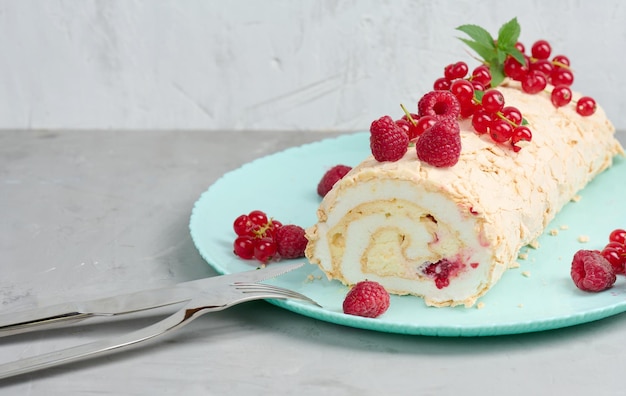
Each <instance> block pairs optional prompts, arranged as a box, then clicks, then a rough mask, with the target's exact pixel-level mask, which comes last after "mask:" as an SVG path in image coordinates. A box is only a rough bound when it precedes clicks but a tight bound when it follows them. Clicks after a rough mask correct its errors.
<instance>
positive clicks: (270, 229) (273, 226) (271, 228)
mask: <svg viewBox="0 0 626 396" xmlns="http://www.w3.org/2000/svg"><path fill="white" fill-rule="evenodd" d="M282 226H283V223H281V222H280V221H278V220H274V219H270V221H269V222H268V224H267V229H266V230H265V233H264V234H263V236H265V237H268V238H273V237H274V235H275V234H276V231H277V230H278V229H279V228H280V227H282Z"/></svg>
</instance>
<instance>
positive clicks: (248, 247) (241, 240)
mask: <svg viewBox="0 0 626 396" xmlns="http://www.w3.org/2000/svg"><path fill="white" fill-rule="evenodd" d="M233 253H235V255H236V256H238V257H241V258H242V259H245V260H250V259H251V258H253V257H254V238H253V237H250V236H240V237H237V238H236V239H235V242H234V243H233Z"/></svg>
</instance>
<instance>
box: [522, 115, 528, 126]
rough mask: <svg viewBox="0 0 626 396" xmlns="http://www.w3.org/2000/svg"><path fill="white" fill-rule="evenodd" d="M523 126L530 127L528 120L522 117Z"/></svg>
mask: <svg viewBox="0 0 626 396" xmlns="http://www.w3.org/2000/svg"><path fill="white" fill-rule="evenodd" d="M522 125H528V120H527V119H526V118H524V117H522Z"/></svg>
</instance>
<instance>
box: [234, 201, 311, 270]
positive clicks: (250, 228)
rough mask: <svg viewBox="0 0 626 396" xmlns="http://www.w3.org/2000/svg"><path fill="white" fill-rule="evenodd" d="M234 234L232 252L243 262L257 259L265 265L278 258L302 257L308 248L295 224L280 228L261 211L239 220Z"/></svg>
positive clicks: (301, 229) (242, 216)
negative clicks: (243, 260)
mask: <svg viewBox="0 0 626 396" xmlns="http://www.w3.org/2000/svg"><path fill="white" fill-rule="evenodd" d="M233 230H234V231H235V234H237V237H236V238H235V241H234V242H233V252H234V253H235V255H236V256H238V257H240V258H242V259H245V260H251V259H256V260H258V261H260V262H261V263H263V264H266V263H268V262H269V261H271V260H278V259H280V258H281V257H282V258H288V259H291V258H298V257H303V256H304V249H305V248H306V244H307V239H306V237H305V235H304V233H305V231H304V229H303V228H302V227H300V226H297V225H295V224H288V225H283V224H282V223H281V222H280V221H278V220H275V219H272V218H270V217H268V216H267V214H266V213H265V212H263V211H261V210H253V211H251V212H250V213H248V214H242V215H240V216H238V217H237V218H236V219H235V221H234V222H233Z"/></svg>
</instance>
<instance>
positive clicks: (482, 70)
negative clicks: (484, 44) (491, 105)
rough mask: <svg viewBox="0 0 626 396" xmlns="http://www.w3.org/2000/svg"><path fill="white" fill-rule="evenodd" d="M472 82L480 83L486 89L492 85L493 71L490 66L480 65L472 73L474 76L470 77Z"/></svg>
mask: <svg viewBox="0 0 626 396" xmlns="http://www.w3.org/2000/svg"><path fill="white" fill-rule="evenodd" d="M470 80H472V81H478V82H479V83H481V84H482V85H484V86H485V87H486V86H488V85H489V84H491V71H490V70H489V66H487V65H480V66H478V67H477V68H475V69H474V71H472V76H471V77H470Z"/></svg>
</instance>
